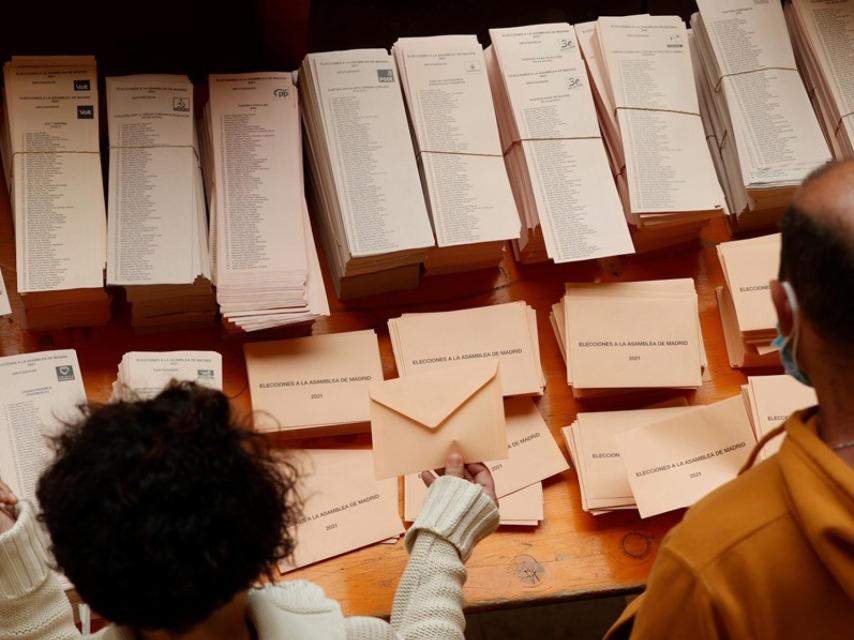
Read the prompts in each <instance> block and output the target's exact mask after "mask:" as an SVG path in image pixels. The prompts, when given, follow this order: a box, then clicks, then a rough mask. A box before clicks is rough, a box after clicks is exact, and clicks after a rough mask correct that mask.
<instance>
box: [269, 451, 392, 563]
mask: <svg viewBox="0 0 854 640" xmlns="http://www.w3.org/2000/svg"><path fill="white" fill-rule="evenodd" d="M294 454H295V457H296V461H297V466H298V467H299V468H300V469H301V474H300V479H299V484H298V491H299V494H300V497H301V498H302V500H303V501H304V507H303V518H302V520H301V522H300V523H299V524H298V525H297V526H296V528H295V529H294V530H293V533H294V535H295V538H296V550H295V552H294V555H293V557H292V558H291V559H289V560H283V561H282V562H280V563H279V570H280V571H281V572H282V573H286V572H288V571H292V570H294V569H298V568H300V567H304V566H306V565H309V564H312V563H314V562H319V561H321V560H325V559H327V558H332V557H334V556H337V555H340V554H342V553H347V552H348V551H353V550H355V549H359V548H361V547H364V546H367V545H370V544H374V543H377V542H385V541H386V540H388V539H390V538H396V537H397V536H398V535H400V534H401V533H403V531H404V526H403V522H402V521H401V519H400V513H399V500H398V487H397V480H395V479H393V478H389V479H387V480H376V479H375V478H374V472H373V459H372V456H371V451H370V450H369V449H357V450H353V449H331V450H325V449H323V450H321V449H317V450H303V451H295V452H294Z"/></svg>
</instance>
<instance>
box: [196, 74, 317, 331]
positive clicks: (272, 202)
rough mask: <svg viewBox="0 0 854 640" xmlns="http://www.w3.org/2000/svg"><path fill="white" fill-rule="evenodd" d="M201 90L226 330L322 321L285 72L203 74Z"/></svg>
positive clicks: (293, 91)
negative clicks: (205, 97) (205, 81)
mask: <svg viewBox="0 0 854 640" xmlns="http://www.w3.org/2000/svg"><path fill="white" fill-rule="evenodd" d="M209 89H210V98H209V102H208V104H207V106H206V109H205V124H204V126H203V127H201V128H202V129H203V130H204V133H203V135H202V136H201V137H200V143H202V145H201V146H202V159H203V166H204V168H205V173H206V175H207V178H206V186H207V187H208V197H209V199H210V209H211V229H210V245H211V249H210V254H211V259H212V262H213V270H212V271H213V278H214V284H216V297H217V302H218V303H219V306H220V310H221V312H222V317H223V321H224V322H225V324H226V328H227V329H228V330H230V331H232V332H242V331H247V332H248V331H259V330H262V329H270V328H273V327H281V326H286V325H293V324H303V323H308V322H313V321H314V320H315V319H316V318H318V317H320V316H325V315H329V304H328V302H327V299H326V289H325V287H324V284H323V276H322V275H321V271H320V262H319V261H318V258H317V251H316V250H315V246H314V237H313V235H312V232H311V224H310V222H309V219H308V209H307V207H306V202H305V194H304V190H303V170H302V145H301V136H300V120H299V99H298V97H297V88H296V86H295V85H294V82H293V76H292V74H290V73H245V74H223V75H211V76H210V78H209Z"/></svg>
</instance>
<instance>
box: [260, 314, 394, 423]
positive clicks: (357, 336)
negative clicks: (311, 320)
mask: <svg viewBox="0 0 854 640" xmlns="http://www.w3.org/2000/svg"><path fill="white" fill-rule="evenodd" d="M243 350H244V354H245V356H246V372H247V374H248V378H249V391H250V395H251V398H252V411H253V416H254V423H255V429H256V430H257V431H262V432H271V431H276V432H285V433H287V434H289V435H311V436H316V435H337V434H339V433H353V432H362V431H368V430H369V429H370V426H369V424H368V421H369V399H368V387H369V386H370V385H371V384H372V383H374V382H381V381H382V379H383V369H382V363H381V362H380V349H379V344H378V342H377V334H376V333H375V332H374V331H373V330H371V329H368V330H365V331H349V332H345V333H328V334H322V335H314V336H308V337H305V338H292V339H290V340H274V341H270V342H251V343H247V344H245V345H244V347H243Z"/></svg>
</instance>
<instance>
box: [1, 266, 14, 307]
mask: <svg viewBox="0 0 854 640" xmlns="http://www.w3.org/2000/svg"><path fill="white" fill-rule="evenodd" d="M11 313H12V305H11V303H10V302H9V293H8V292H7V291H6V283H5V282H4V281H3V271H2V269H0V316H8V315H9V314H11Z"/></svg>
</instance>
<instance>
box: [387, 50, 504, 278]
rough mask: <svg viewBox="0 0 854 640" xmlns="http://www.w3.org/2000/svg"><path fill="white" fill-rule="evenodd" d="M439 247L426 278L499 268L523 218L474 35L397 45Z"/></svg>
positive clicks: (433, 251) (397, 59) (429, 260)
mask: <svg viewBox="0 0 854 640" xmlns="http://www.w3.org/2000/svg"><path fill="white" fill-rule="evenodd" d="M391 51H392V55H393V56H394V59H395V62H396V64H397V72H398V76H399V77H400V83H401V85H402V86H403V95H404V97H405V98H406V106H407V113H408V114H409V123H410V125H411V130H412V135H413V140H414V143H415V151H416V153H417V156H418V168H419V170H420V173H421V184H422V185H423V186H424V195H425V197H426V198H427V210H428V211H429V213H430V218H431V220H432V222H433V231H434V233H435V235H436V248H435V249H431V250H430V251H429V252H428V253H427V260H426V262H425V263H424V268H425V273H426V274H427V275H432V274H439V273H453V272H456V271H469V270H472V269H479V268H488V267H496V266H498V263H499V262H501V258H502V256H503V253H504V246H505V244H506V241H507V240H510V239H518V238H519V216H518V214H517V212H516V204H515V202H514V200H513V193H512V192H511V190H510V183H509V181H508V179H507V171H506V169H505V168H504V160H503V157H502V153H501V143H500V142H499V138H498V125H497V123H496V121H495V111H494V108H493V105H492V97H491V94H490V89H489V79H488V77H487V74H486V67H485V61H484V57H483V48H482V47H481V45H480V43H479V42H478V41H477V36H474V35H453V36H434V37H426V38H400V39H398V40H397V42H395V44H394V46H393V47H392V50H391Z"/></svg>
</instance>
